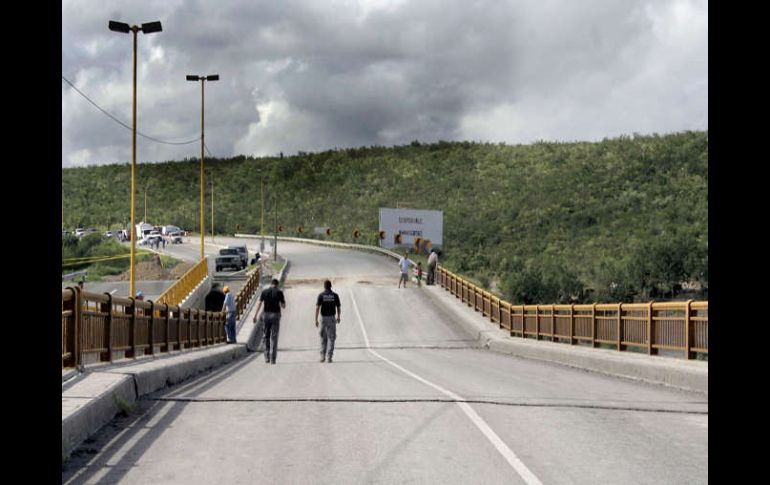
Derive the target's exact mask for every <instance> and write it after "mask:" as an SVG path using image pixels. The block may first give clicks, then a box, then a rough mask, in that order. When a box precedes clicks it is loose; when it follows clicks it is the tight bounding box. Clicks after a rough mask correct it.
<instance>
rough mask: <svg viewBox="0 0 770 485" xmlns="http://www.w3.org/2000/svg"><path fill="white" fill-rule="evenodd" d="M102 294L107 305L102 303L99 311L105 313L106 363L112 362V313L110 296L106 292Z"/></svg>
mask: <svg viewBox="0 0 770 485" xmlns="http://www.w3.org/2000/svg"><path fill="white" fill-rule="evenodd" d="M104 294H105V295H107V303H102V308H101V310H102V311H103V312H107V319H106V321H105V322H104V323H105V325H104V328H105V333H106V334H107V335H106V338H107V359H106V360H107V361H108V362H112V313H113V308H112V295H111V294H110V293H106V292H105V293H104ZM99 360H102V359H99Z"/></svg>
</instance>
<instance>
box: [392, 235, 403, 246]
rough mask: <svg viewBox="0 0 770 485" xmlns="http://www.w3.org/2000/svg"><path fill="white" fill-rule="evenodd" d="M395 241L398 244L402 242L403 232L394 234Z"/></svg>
mask: <svg viewBox="0 0 770 485" xmlns="http://www.w3.org/2000/svg"><path fill="white" fill-rule="evenodd" d="M393 242H395V243H396V244H401V234H396V235H395V236H393Z"/></svg>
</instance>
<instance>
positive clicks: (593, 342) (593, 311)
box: [591, 303, 596, 347]
mask: <svg viewBox="0 0 770 485" xmlns="http://www.w3.org/2000/svg"><path fill="white" fill-rule="evenodd" d="M591 347H596V303H594V304H593V305H591Z"/></svg>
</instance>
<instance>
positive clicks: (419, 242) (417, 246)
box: [412, 237, 422, 254]
mask: <svg viewBox="0 0 770 485" xmlns="http://www.w3.org/2000/svg"><path fill="white" fill-rule="evenodd" d="M412 246H414V252H415V253H418V254H419V253H420V246H422V238H421V237H416V238H414V241H413V242H412Z"/></svg>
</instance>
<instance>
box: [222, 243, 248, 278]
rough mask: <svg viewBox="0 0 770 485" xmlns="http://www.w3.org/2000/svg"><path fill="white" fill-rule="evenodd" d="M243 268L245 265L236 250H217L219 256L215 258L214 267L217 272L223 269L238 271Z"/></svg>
mask: <svg viewBox="0 0 770 485" xmlns="http://www.w3.org/2000/svg"><path fill="white" fill-rule="evenodd" d="M245 267H246V265H245V264H244V262H243V259H241V253H240V251H238V250H237V249H235V248H222V249H220V250H219V256H217V259H216V265H215V268H216V270H217V272H219V271H222V270H224V269H225V268H234V270H235V271H240V270H242V269H243V268H245Z"/></svg>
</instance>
